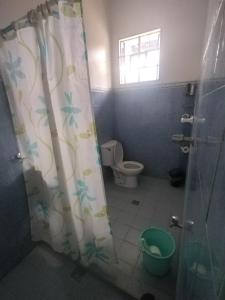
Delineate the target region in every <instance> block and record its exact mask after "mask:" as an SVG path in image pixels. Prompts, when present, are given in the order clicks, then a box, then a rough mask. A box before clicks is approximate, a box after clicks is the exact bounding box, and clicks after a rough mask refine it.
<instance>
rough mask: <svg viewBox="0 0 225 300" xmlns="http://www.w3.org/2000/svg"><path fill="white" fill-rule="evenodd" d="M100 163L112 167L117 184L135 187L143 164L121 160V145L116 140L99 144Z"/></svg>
mask: <svg viewBox="0 0 225 300" xmlns="http://www.w3.org/2000/svg"><path fill="white" fill-rule="evenodd" d="M101 153H102V164H103V166H108V167H111V168H112V169H113V175H114V180H115V183H116V184H117V185H120V186H124V187H127V188H135V187H137V185H138V181H137V177H138V174H140V173H141V172H142V171H143V169H144V166H143V165H142V164H141V163H139V162H136V161H123V146H122V144H121V143H120V142H118V141H116V140H111V141H109V142H107V143H105V144H103V145H101Z"/></svg>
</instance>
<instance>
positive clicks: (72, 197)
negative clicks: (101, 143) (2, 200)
mask: <svg viewBox="0 0 225 300" xmlns="http://www.w3.org/2000/svg"><path fill="white" fill-rule="evenodd" d="M36 17H37V22H36V24H35V26H27V27H25V28H22V29H18V30H16V32H15V36H14V37H13V38H12V39H10V40H3V41H2V43H1V45H0V68H1V73H2V76H3V79H4V82H5V86H6V89H7V94H8V98H9V103H10V108H11V112H12V116H13V122H14V127H15V131H16V135H17V140H18V144H19V148H20V151H21V154H22V156H23V157H24V159H23V167H24V177H25V182H26V188H27V194H28V202H29V209H30V216H31V227H32V237H33V240H35V241H40V240H41V241H45V242H47V243H48V244H49V245H51V246H52V247H53V248H54V249H55V250H56V251H58V252H63V253H66V254H69V255H71V256H72V257H73V258H74V259H77V258H78V257H79V256H81V258H82V261H83V263H84V264H86V265H88V264H90V263H91V262H93V261H94V262H99V263H109V262H110V261H111V259H112V257H113V245H112V236H111V230H110V225H109V220H108V215H107V206H106V199H105V192H104V185H103V180H102V173H101V166H100V163H99V147H98V144H97V139H96V132H95V124H94V118H93V113H92V109H91V100H90V90H89V82H88V70H87V53H86V47H85V35H84V30H83V25H82V14H81V5H80V4H79V3H71V2H70V3H69V2H66V1H59V3H58V5H55V6H54V7H53V8H52V13H51V15H50V16H48V17H47V18H45V19H43V18H41V17H40V16H38V15H37V16H36Z"/></svg>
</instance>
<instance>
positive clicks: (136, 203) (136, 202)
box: [131, 200, 140, 206]
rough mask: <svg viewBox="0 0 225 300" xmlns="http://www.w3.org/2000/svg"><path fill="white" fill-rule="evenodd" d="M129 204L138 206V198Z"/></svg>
mask: <svg viewBox="0 0 225 300" xmlns="http://www.w3.org/2000/svg"><path fill="white" fill-rule="evenodd" d="M131 204H133V205H136V206H138V205H139V204H140V201H139V200H132V201H131Z"/></svg>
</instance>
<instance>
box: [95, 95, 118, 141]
mask: <svg viewBox="0 0 225 300" xmlns="http://www.w3.org/2000/svg"><path fill="white" fill-rule="evenodd" d="M91 98H92V107H93V111H94V115H95V122H96V129H97V134H98V142H99V144H100V145H101V144H103V143H105V142H107V141H108V140H111V139H112V138H113V127H114V124H113V118H114V108H113V99H112V92H111V91H106V90H105V91H104V90H92V91H91Z"/></svg>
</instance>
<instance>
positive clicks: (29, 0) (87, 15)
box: [0, 0, 111, 89]
mask: <svg viewBox="0 0 225 300" xmlns="http://www.w3.org/2000/svg"><path fill="white" fill-rule="evenodd" d="M41 3H44V0H17V1H15V0H7V1H6V0H0V28H3V27H5V26H7V25H9V24H10V23H11V22H12V21H14V20H16V19H18V18H20V17H21V16H23V15H25V14H26V13H27V12H28V11H29V10H30V9H32V8H35V7H36V6H37V5H38V4H41ZM108 3H109V0H83V10H84V23H85V29H86V36H87V48H88V58H89V71H90V81H91V88H92V89H108V88H110V87H111V70H110V38H109V24H108V21H109V18H108V13H109V11H108Z"/></svg>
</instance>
